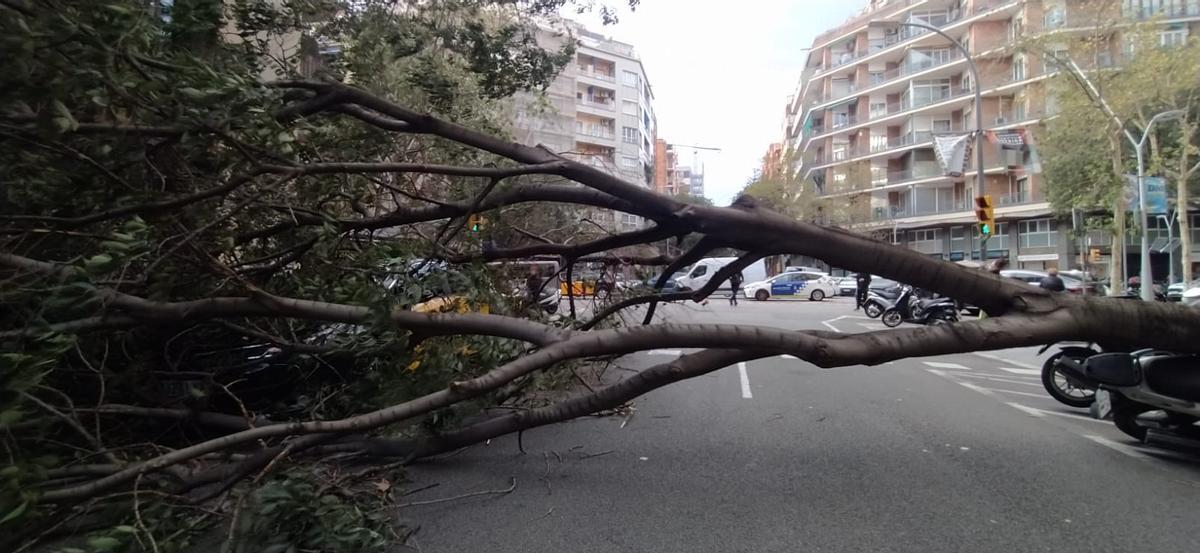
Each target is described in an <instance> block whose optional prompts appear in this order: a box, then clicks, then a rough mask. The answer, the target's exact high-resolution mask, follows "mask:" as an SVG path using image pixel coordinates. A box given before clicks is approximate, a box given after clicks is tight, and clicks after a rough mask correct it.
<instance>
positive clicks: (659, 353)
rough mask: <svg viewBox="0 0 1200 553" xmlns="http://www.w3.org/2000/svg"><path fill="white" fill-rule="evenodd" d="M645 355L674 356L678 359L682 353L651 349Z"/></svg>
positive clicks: (672, 350) (675, 350)
mask: <svg viewBox="0 0 1200 553" xmlns="http://www.w3.org/2000/svg"><path fill="white" fill-rule="evenodd" d="M646 353H648V354H650V355H674V356H676V357H678V356H679V355H680V354H681V353H683V352H682V351H680V350H677V349H652V350H650V351H648V352H646Z"/></svg>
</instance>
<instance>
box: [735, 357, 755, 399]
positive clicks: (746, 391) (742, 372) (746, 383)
mask: <svg viewBox="0 0 1200 553" xmlns="http://www.w3.org/2000/svg"><path fill="white" fill-rule="evenodd" d="M738 376H739V377H741V379H742V399H752V398H754V394H752V393H750V376H749V375H747V374H746V363H745V362H741V363H738Z"/></svg>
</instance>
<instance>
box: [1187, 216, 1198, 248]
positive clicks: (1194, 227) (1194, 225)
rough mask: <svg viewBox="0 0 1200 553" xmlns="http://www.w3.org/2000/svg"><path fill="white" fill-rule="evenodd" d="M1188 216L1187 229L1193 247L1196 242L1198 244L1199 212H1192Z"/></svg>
mask: <svg viewBox="0 0 1200 553" xmlns="http://www.w3.org/2000/svg"><path fill="white" fill-rule="evenodd" d="M1188 217H1189V218H1190V226H1191V228H1190V229H1188V230H1189V231H1190V232H1191V235H1192V247H1193V248H1195V247H1196V244H1200V213H1193V214H1191V215H1189V216H1188Z"/></svg>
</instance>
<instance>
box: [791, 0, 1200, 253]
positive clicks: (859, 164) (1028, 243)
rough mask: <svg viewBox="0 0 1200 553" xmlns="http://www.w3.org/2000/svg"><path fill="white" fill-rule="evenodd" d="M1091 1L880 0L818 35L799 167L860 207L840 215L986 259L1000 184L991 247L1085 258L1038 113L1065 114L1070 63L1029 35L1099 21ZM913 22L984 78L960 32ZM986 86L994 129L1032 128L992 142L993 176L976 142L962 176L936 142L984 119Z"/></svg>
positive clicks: (1190, 21)
mask: <svg viewBox="0 0 1200 553" xmlns="http://www.w3.org/2000/svg"><path fill="white" fill-rule="evenodd" d="M1090 4H1091V3H1089V2H1086V1H1082V0H1080V1H1075V0H874V1H872V2H871V3H870V4H869V5H868V6H867V7H866V8H865V9H864V10H863V11H862V12H861V13H860V14H858V15H856V16H855V17H853V18H851V19H850V20H849V21H847V22H845V23H844V24H842V25H841V26H839V27H837V28H834V29H830V30H828V31H826V32H825V33H822V34H821V35H819V36H818V37H817V38H816V39H815V40H814V41H813V44H812V49H811V50H810V51H809V55H808V58H807V61H806V63H805V65H804V69H803V71H802V75H801V80H800V83H799V85H798V89H797V90H796V92H795V93H794V94H793V95H792V96H790V97H789V99H788V105H787V108H786V113H785V116H784V126H785V130H784V137H783V141H782V144H783V147H784V149H785V150H787V151H792V152H797V153H799V154H800V155H797V156H795V158H796V164H797V165H795V166H792V167H790V168H789V169H790V170H792V171H794V172H795V174H797V175H799V176H803V177H807V178H806V180H808V181H811V182H812V184H813V186H814V187H815V188H816V191H817V193H818V195H819V196H820V197H822V198H826V199H831V200H836V203H837V204H838V205H839V206H841V207H842V208H843V209H844V210H845V213H844V215H843V217H844V218H845V219H847V220H843V221H838V223H839V224H846V223H847V222H849V223H851V226H852V228H855V229H857V230H860V231H862V232H868V233H872V234H874V235H876V236H879V237H881V238H889V239H891V240H892V242H893V243H896V244H902V245H905V246H907V247H910V248H912V249H915V250H917V251H920V252H923V253H926V254H929V255H932V256H938V257H942V258H945V259H950V260H964V259H978V258H979V256H980V252H979V249H980V246H981V241H980V237H979V236H978V233H977V227H976V225H975V224H974V222H975V217H974V213H973V206H972V200H973V197H974V196H976V195H981V194H987V195H990V196H991V197H992V198H993V201H994V203H995V204H996V206H997V207H996V219H997V221H998V224H997V226H996V227H997V228H996V230H995V233H994V235H993V236H992V237H991V238H990V239H989V240H988V241H987V249H988V257H989V258H997V257H1007V258H1008V259H1009V260H1010V262H1011V263H1012V266H1013V267H1014V268H1029V269H1045V268H1048V267H1059V268H1067V267H1075V266H1079V265H1080V264H1081V261H1082V257H1081V256H1080V255H1079V254H1080V252H1081V251H1083V249H1081V248H1077V247H1076V245H1075V244H1074V243H1073V242H1074V241H1073V240H1072V239H1071V234H1070V230H1071V228H1070V227H1071V222H1070V221H1069V220H1067V221H1065V222H1064V221H1060V220H1058V218H1056V217H1055V215H1054V213H1053V212H1052V210H1051V206H1050V204H1049V203H1048V202H1047V201H1046V195H1045V185H1046V183H1045V182H1044V179H1043V176H1042V174H1041V167H1040V164H1039V162H1038V155H1037V148H1036V143H1037V135H1038V133H1039V125H1040V124H1041V123H1042V121H1043V119H1044V118H1045V117H1048V116H1051V115H1053V112H1054V99H1053V97H1048V95H1047V85H1048V82H1047V80H1048V79H1049V78H1050V77H1051V76H1053V75H1054V74H1055V73H1056V71H1057V68H1056V66H1055V65H1054V64H1053V63H1049V64H1048V63H1044V62H1043V60H1042V58H1041V57H1040V56H1038V55H1035V54H1032V53H1028V52H1027V51H1025V50H1024V49H1021V48H1017V45H1018V43H1019V42H1020V41H1021V40H1022V39H1024V38H1025V37H1028V36H1032V35H1038V34H1039V33H1040V34H1043V35H1044V36H1046V35H1048V34H1049V33H1056V32H1071V31H1072V29H1084V28H1087V27H1088V26H1089V25H1094V22H1093V20H1092V19H1091V18H1089V17H1085V16H1090V15H1093V14H1094V12H1091V11H1090V10H1091V9H1092V6H1091V5H1090ZM1085 11H1086V13H1085ZM1120 13H1121V14H1122V16H1123V17H1129V18H1134V19H1149V18H1153V17H1157V18H1159V19H1158V20H1159V21H1161V22H1162V24H1163V25H1164V32H1165V33H1172V36H1174V34H1179V33H1183V35H1184V38H1185V40H1186V36H1187V33H1188V32H1189V27H1190V29H1191V30H1192V31H1193V32H1195V31H1196V30H1197V27H1196V25H1197V22H1200V2H1196V1H1195V0H1124V2H1122V3H1121V6H1120ZM906 23H919V24H924V25H929V26H933V27H936V28H938V29H939V30H940V31H942V32H944V33H946V34H948V35H950V37H952V38H953V39H954V40H957V41H959V42H960V43H961V44H962V45H964V46H965V47H966V49H967V50H968V51H969V53H970V58H971V61H973V62H974V64H975V65H976V67H977V68H978V73H979V78H978V80H979V82H978V83H976V82H973V79H972V76H971V73H970V71H969V66H968V63H967V60H966V58H965V56H964V55H963V54H962V53H961V52H960V51H959V50H958V48H957V47H956V46H955V45H954V44H952V43H951V42H950V41H949V40H947V39H946V38H945V37H942V36H940V35H938V34H936V33H933V32H929V31H927V30H924V29H921V28H918V27H914V26H910V25H906ZM1051 40H1052V39H1051ZM1164 40H1166V39H1164ZM1051 44H1053V43H1052V42H1051ZM1052 47H1053V46H1052ZM1120 48H1121V47H1120V45H1119V41H1118V40H1113V41H1112V44H1111V45H1110V48H1107V49H1106V48H1103V47H1102V48H1096V49H1094V51H1093V52H1092V53H1091V55H1090V56H1089V57H1088V59H1080V58H1079V57H1078V56H1074V55H1073V57H1074V59H1075V61H1076V62H1077V63H1078V64H1079V65H1080V66H1081V67H1083V68H1084V69H1085V70H1097V69H1106V68H1110V67H1116V63H1115V62H1114V60H1116V59H1118V58H1119V54H1120V51H1121V50H1120ZM976 88H978V89H979V91H980V93H981V95H982V109H981V115H982V126H983V128H984V130H986V131H1000V132H1003V131H1011V130H1018V131H1020V132H1022V133H1023V135H1024V138H1025V147H1024V148H1022V149H1001V148H1000V147H999V146H998V145H994V144H990V143H988V142H985V143H984V148H983V151H984V159H985V163H984V170H983V173H984V180H983V184H982V187H980V186H978V185H977V184H976V182H977V179H976V170H975V161H974V154H972V155H971V158H970V162H969V163H968V164H967V167H966V170H965V171H964V172H963V174H961V175H959V176H954V177H951V176H947V175H946V171H944V170H943V168H942V166H941V165H940V164H939V162H938V161H937V157H936V155H935V153H934V136H935V135H954V134H967V133H970V132H972V131H975V130H976V124H975V119H976V114H975V109H976V107H975V98H974V93H975V90H976ZM1164 232H1165V229H1164ZM1092 239H1093V242H1092V243H1090V244H1089V245H1088V246H1085V248H1086V249H1088V250H1091V249H1096V250H1099V251H1100V252H1101V253H1102V254H1103V255H1102V256H1101V259H1100V260H1099V263H1094V265H1101V266H1103V265H1106V264H1107V261H1108V258H1107V255H1108V253H1109V252H1110V250H1111V248H1109V247H1108V246H1109V245H1110V244H1106V243H1105V242H1104V238H1103V237H1102V236H1095V237H1092ZM1162 262H1163V263H1164V264H1165V256H1164V259H1163V260H1162ZM1097 268H1099V269H1103V267H1097ZM1156 273H1158V271H1156ZM1161 274H1163V275H1165V274H1166V270H1165V265H1164V269H1163V270H1162V272H1161Z"/></svg>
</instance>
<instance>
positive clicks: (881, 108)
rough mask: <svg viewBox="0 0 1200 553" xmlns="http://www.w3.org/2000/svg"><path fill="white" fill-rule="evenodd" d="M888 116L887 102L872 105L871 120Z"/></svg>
mask: <svg viewBox="0 0 1200 553" xmlns="http://www.w3.org/2000/svg"><path fill="white" fill-rule="evenodd" d="M884 115H887V102H872V103H871V118H872V119H874V118H876V117H882V116H884Z"/></svg>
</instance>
